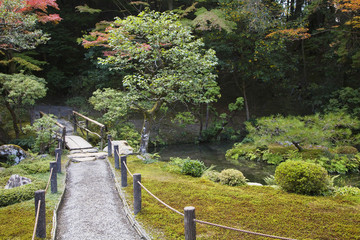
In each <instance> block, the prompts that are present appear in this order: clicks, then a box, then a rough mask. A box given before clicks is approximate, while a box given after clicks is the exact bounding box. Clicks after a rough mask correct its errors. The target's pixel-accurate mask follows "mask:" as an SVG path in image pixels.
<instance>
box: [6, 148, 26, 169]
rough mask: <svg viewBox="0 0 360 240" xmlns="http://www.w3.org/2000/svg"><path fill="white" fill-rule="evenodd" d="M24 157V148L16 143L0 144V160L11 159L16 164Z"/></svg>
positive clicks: (7, 160)
mask: <svg viewBox="0 0 360 240" xmlns="http://www.w3.org/2000/svg"><path fill="white" fill-rule="evenodd" d="M25 158H26V152H25V150H24V149H22V148H21V147H19V146H17V145H13V144H8V145H2V146H0V162H4V163H7V162H9V161H13V162H14V164H15V165H16V164H19V163H20V162H21V161H22V160H24V159H25Z"/></svg>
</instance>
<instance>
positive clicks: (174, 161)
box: [167, 157, 206, 177]
mask: <svg viewBox="0 0 360 240" xmlns="http://www.w3.org/2000/svg"><path fill="white" fill-rule="evenodd" d="M167 168H168V170H169V171H170V172H178V173H182V174H185V175H190V176H193V177H200V176H201V175H202V174H203V172H204V171H205V170H206V166H205V164H204V163H203V162H201V161H199V160H192V159H190V158H189V157H187V158H179V157H171V158H170V163H169V166H168V167H167Z"/></svg>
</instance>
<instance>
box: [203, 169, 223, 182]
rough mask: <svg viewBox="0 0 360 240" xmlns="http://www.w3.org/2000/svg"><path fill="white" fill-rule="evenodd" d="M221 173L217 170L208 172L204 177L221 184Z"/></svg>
mask: <svg viewBox="0 0 360 240" xmlns="http://www.w3.org/2000/svg"><path fill="white" fill-rule="evenodd" d="M219 175H220V173H219V172H218V171H215V170H206V171H205V172H204V173H203V175H202V177H203V178H206V179H209V180H210V181H213V182H220V178H219Z"/></svg>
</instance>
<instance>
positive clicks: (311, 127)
mask: <svg viewBox="0 0 360 240" xmlns="http://www.w3.org/2000/svg"><path fill="white" fill-rule="evenodd" d="M359 127H360V122H359V120H357V119H356V118H353V117H351V116H350V115H347V114H344V113H329V114H326V115H323V116H322V115H319V114H316V115H311V116H305V117H295V116H287V117H284V116H281V115H277V116H270V117H262V118H259V119H257V121H256V123H255V124H252V123H250V122H247V123H246V129H247V131H248V132H249V135H248V136H249V137H250V138H252V139H254V141H255V143H256V144H269V143H277V142H280V143H282V144H286V143H290V144H293V145H294V146H295V147H296V148H297V149H298V150H299V151H302V150H303V146H304V145H305V146H306V145H310V144H318V145H322V146H332V145H353V144H357V142H358V141H359V136H358V135H357V134H355V132H356V131H354V130H357V129H359Z"/></svg>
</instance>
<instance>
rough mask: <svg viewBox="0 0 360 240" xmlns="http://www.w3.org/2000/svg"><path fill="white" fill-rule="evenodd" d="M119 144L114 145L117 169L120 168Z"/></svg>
mask: <svg viewBox="0 0 360 240" xmlns="http://www.w3.org/2000/svg"><path fill="white" fill-rule="evenodd" d="M118 152H119V145H114V160H115V169H119V168H120V167H119V154H118Z"/></svg>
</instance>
